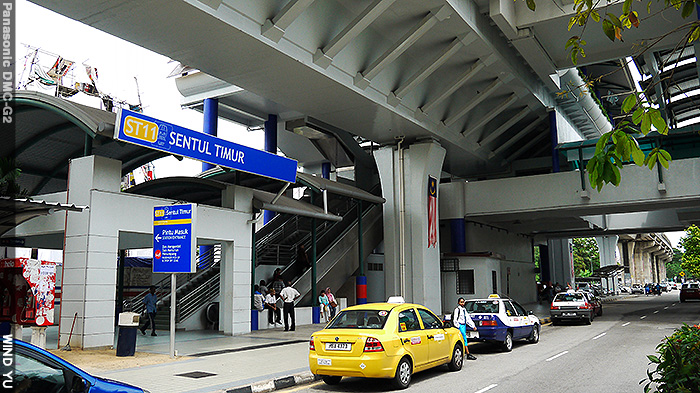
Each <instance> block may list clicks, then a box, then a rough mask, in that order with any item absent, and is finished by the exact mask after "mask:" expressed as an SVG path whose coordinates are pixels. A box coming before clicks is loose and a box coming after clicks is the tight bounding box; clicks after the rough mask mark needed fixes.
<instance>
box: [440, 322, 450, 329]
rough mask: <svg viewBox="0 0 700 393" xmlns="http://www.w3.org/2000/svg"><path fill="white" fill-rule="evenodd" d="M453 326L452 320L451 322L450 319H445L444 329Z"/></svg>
mask: <svg viewBox="0 0 700 393" xmlns="http://www.w3.org/2000/svg"><path fill="white" fill-rule="evenodd" d="M451 327H452V322H450V321H445V322H443V323H442V328H443V329H447V328H451Z"/></svg>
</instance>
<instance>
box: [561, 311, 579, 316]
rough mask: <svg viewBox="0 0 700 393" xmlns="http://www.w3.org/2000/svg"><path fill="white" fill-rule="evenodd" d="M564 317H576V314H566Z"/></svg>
mask: <svg viewBox="0 0 700 393" xmlns="http://www.w3.org/2000/svg"><path fill="white" fill-rule="evenodd" d="M562 315H563V316H565V317H575V316H576V313H575V312H565V313H563V314H562Z"/></svg>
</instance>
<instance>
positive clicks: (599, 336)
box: [593, 333, 607, 340]
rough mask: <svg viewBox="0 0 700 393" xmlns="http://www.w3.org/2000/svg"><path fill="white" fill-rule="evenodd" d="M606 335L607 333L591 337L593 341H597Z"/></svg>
mask: <svg viewBox="0 0 700 393" xmlns="http://www.w3.org/2000/svg"><path fill="white" fill-rule="evenodd" d="M606 334H607V333H600V334H599V335H597V336H595V337H593V339H594V340H597V339H599V338H601V337H603V336H605V335H606Z"/></svg>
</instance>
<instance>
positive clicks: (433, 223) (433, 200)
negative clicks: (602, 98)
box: [428, 176, 437, 248]
mask: <svg viewBox="0 0 700 393" xmlns="http://www.w3.org/2000/svg"><path fill="white" fill-rule="evenodd" d="M435 246H437V179H436V178H434V177H432V176H428V248H430V247H435Z"/></svg>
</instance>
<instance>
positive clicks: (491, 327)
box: [464, 295, 541, 352]
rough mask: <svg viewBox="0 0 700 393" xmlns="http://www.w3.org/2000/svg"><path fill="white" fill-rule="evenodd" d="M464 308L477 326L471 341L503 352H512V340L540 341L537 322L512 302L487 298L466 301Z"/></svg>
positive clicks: (494, 296)
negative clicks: (483, 343) (496, 346)
mask: <svg viewBox="0 0 700 393" xmlns="http://www.w3.org/2000/svg"><path fill="white" fill-rule="evenodd" d="M464 307H465V308H466V309H467V312H468V313H469V315H470V316H471V318H472V320H473V321H474V323H475V324H476V329H477V331H478V337H476V338H470V341H471V340H474V341H486V342H492V343H497V344H499V345H500V346H501V349H503V351H505V352H510V351H511V350H512V349H513V340H520V339H525V340H528V341H529V342H530V343H533V344H535V343H537V342H538V341H540V326H541V323H540V319H539V318H537V316H535V315H534V314H533V313H532V311H525V309H524V308H523V307H522V306H521V305H520V304H518V303H517V302H515V301H514V300H511V299H502V298H500V297H499V296H498V295H490V296H489V297H488V299H470V300H467V302H466V304H465V305H464Z"/></svg>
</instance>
